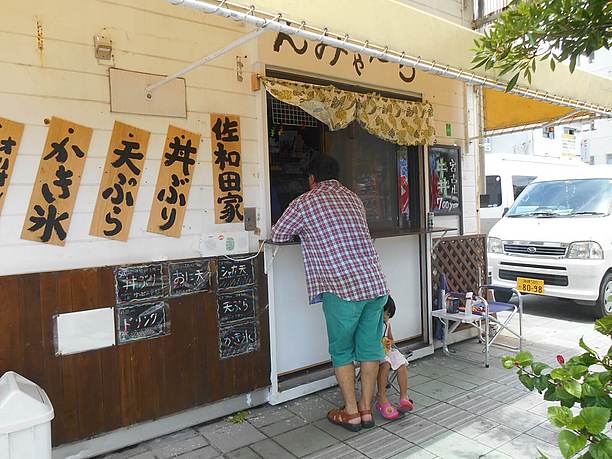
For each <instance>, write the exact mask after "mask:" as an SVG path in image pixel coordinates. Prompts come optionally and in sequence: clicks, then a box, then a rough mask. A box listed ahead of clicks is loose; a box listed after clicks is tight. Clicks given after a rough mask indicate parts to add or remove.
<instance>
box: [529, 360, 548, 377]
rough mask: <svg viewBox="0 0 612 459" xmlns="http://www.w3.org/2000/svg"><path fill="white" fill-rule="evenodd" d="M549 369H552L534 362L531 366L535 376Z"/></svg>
mask: <svg viewBox="0 0 612 459" xmlns="http://www.w3.org/2000/svg"><path fill="white" fill-rule="evenodd" d="M547 368H550V367H549V366H548V365H546V364H545V363H542V362H533V363H532V364H531V369H532V370H533V374H535V375H541V374H542V372H543V371H544V370H545V369H547Z"/></svg>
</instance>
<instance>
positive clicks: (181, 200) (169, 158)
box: [147, 126, 201, 237]
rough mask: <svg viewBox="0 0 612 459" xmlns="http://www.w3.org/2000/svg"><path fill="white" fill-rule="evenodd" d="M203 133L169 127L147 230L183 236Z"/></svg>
mask: <svg viewBox="0 0 612 459" xmlns="http://www.w3.org/2000/svg"><path fill="white" fill-rule="evenodd" d="M200 137H201V136H200V134H196V133H194V132H190V131H186V130H184V129H180V128H178V127H175V126H168V134H167V135H166V143H165V147H164V152H163V154H162V161H161V164H160V167H159V174H158V176H157V185H156V186H155V195H154V197H153V206H152V207H151V214H150V215H149V225H148V227H147V231H150V232H152V233H159V234H164V235H166V236H172V237H180V235H181V231H182V229H183V219H184V218H185V211H186V210H187V200H188V198H189V190H190V189H191V184H192V182H193V170H194V168H195V164H196V159H197V155H198V147H199V146H200Z"/></svg>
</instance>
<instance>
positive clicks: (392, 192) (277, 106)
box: [268, 95, 420, 235]
mask: <svg viewBox="0 0 612 459" xmlns="http://www.w3.org/2000/svg"><path fill="white" fill-rule="evenodd" d="M268 137H269V138H268V144H269V149H270V152H269V153H270V155H269V158H270V164H269V165H270V200H271V209H272V223H275V222H276V221H277V220H278V219H279V218H280V216H281V214H282V212H283V211H284V210H285V209H286V208H287V206H288V205H289V203H290V202H291V201H292V200H293V199H295V198H296V197H298V196H299V195H301V194H302V193H305V192H306V191H308V189H309V188H308V177H307V172H306V171H307V167H308V164H309V162H310V161H311V160H312V158H315V157H316V156H317V155H320V154H328V155H330V156H332V157H333V158H335V159H336V160H337V161H338V164H339V165H340V181H341V182H342V183H343V184H344V185H345V186H346V187H348V188H349V189H351V190H352V191H354V192H355V193H356V194H357V195H358V196H359V197H360V198H361V200H362V201H363V203H364V206H365V208H366V214H367V218H368V224H369V226H370V230H371V231H372V232H373V234H374V235H376V232H377V231H385V232H386V231H390V230H391V231H394V230H398V231H400V230H401V231H410V230H416V229H418V228H419V226H420V206H419V199H417V198H416V197H418V196H419V149H418V147H405V146H399V145H396V144H393V143H391V142H387V141H385V140H382V139H380V138H378V137H376V136H374V135H372V134H370V133H368V132H367V131H366V130H365V129H363V128H362V127H361V126H360V125H359V123H357V122H353V123H351V124H350V125H349V126H348V127H347V128H345V129H341V130H338V131H330V130H329V128H328V127H327V126H326V125H324V124H323V123H321V122H319V121H318V120H316V119H314V118H312V117H311V116H310V115H308V114H307V113H305V112H304V111H303V110H301V109H300V108H299V107H294V106H290V105H288V104H285V103H284V102H281V101H278V100H276V99H274V98H273V97H272V96H270V95H268Z"/></svg>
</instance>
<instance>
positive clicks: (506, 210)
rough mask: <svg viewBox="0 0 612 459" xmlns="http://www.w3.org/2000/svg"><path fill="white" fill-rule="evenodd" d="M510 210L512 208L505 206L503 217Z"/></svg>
mask: <svg viewBox="0 0 612 459" xmlns="http://www.w3.org/2000/svg"><path fill="white" fill-rule="evenodd" d="M509 210H510V208H509V207H505V208H504V211H503V212H502V217H505V216H506V214H507V213H508V211H509Z"/></svg>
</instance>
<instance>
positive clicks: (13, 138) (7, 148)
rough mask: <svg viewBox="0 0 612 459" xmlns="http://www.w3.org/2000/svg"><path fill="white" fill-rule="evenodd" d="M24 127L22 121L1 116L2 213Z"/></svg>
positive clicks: (0, 203) (0, 172)
mask: <svg viewBox="0 0 612 459" xmlns="http://www.w3.org/2000/svg"><path fill="white" fill-rule="evenodd" d="M23 127H24V125H23V124H22V123H16V122H15V121H11V120H7V119H5V118H0V213H2V205H3V204H4V200H5V199H6V191H7V189H8V185H9V180H10V178H11V172H12V170H13V166H14V165H15V160H16V159H17V152H18V151H19V144H20V143H21V136H22V135H23Z"/></svg>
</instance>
